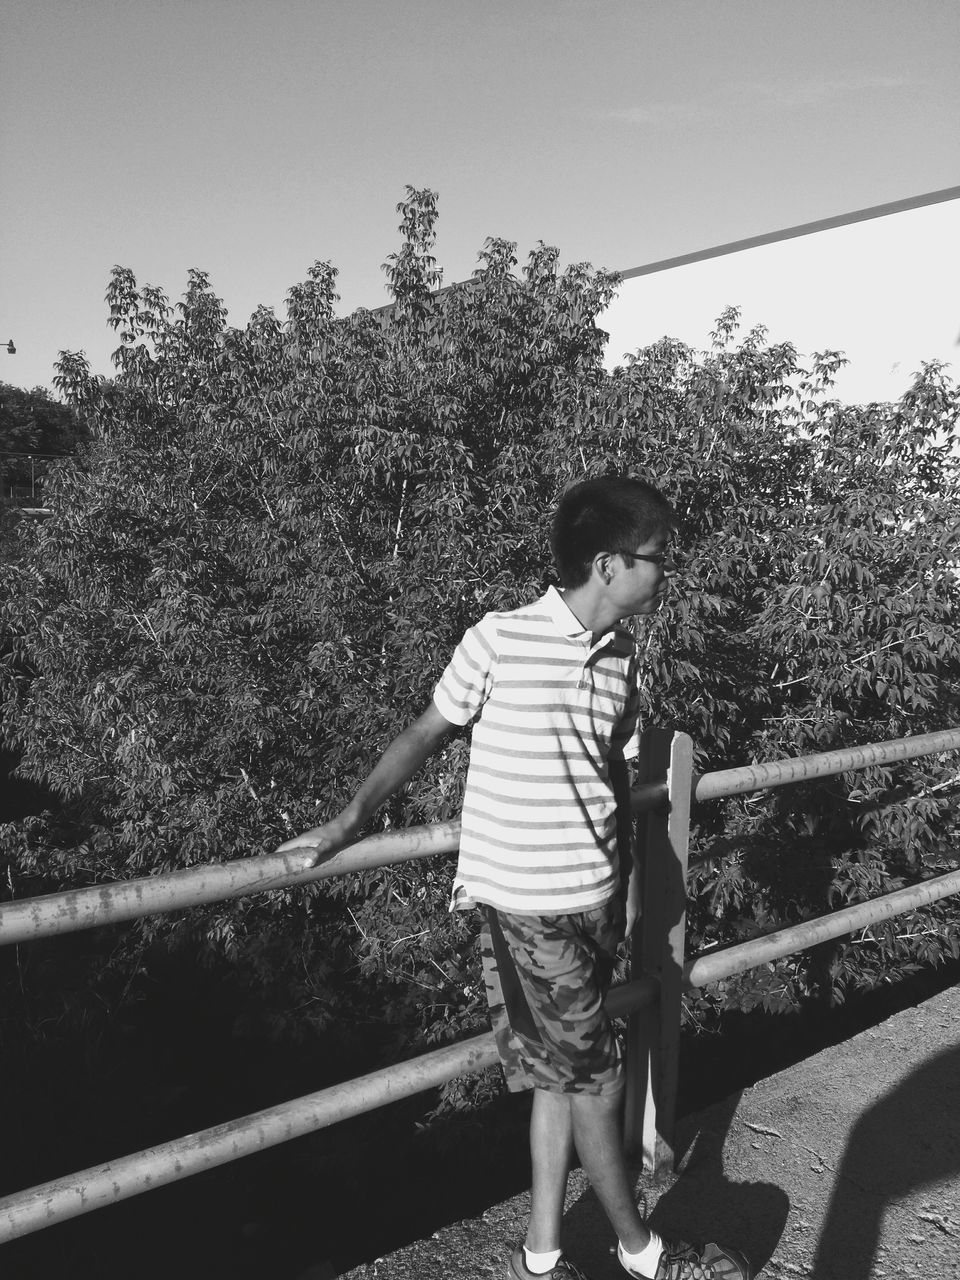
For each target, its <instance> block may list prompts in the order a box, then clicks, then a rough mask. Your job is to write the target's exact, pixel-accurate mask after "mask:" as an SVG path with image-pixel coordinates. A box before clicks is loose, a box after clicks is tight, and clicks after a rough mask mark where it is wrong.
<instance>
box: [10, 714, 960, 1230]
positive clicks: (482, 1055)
mask: <svg viewBox="0 0 960 1280" xmlns="http://www.w3.org/2000/svg"><path fill="white" fill-rule="evenodd" d="M957 749H960V729H950V730H944V731H942V732H940V733H931V734H924V735H920V736H917V737H913V738H901V739H897V740H896V741H892V742H884V743H878V744H871V745H868V746H861V747H852V748H849V749H846V750H840V751H829V752H824V753H821V754H819V755H811V756H804V757H800V758H799V759H795V760H783V761H778V762H775V763H772V764H763V765H748V766H746V767H743V768H737V769H724V770H720V771H718V772H715V773H709V774H705V775H703V776H700V777H697V776H696V775H695V774H694V771H693V764H692V761H693V751H692V743H691V740H690V738H689V737H688V736H687V735H686V734H682V733H676V734H675V733H672V732H670V731H668V730H650V731H648V732H647V733H646V734H644V738H643V749H642V755H641V765H642V770H643V775H642V776H643V777H645V778H646V779H648V781H646V782H643V783H641V784H640V785H639V786H637V787H636V788H634V790H633V793H632V807H633V810H634V813H635V814H636V815H637V818H638V834H639V840H640V848H641V856H642V858H643V867H644V912H643V918H642V921H641V924H640V926H639V928H638V929H637V931H636V934H635V937H634V944H633V972H634V973H638V974H640V975H641V976H640V977H638V978H637V979H635V980H634V981H632V982H629V983H627V984H625V985H623V986H620V987H617V988H614V990H613V991H611V992H610V995H609V996H608V999H607V1008H608V1010H609V1012H610V1013H611V1014H612V1015H613V1016H615V1017H626V1018H627V1035H626V1039H627V1089H626V1102H625V1116H624V1124H625V1135H626V1139H627V1144H628V1146H629V1147H630V1149H631V1150H632V1151H633V1152H635V1153H640V1152H642V1154H643V1159H644V1163H645V1165H646V1167H647V1168H648V1169H650V1170H651V1171H652V1172H653V1173H654V1174H659V1173H662V1172H665V1171H667V1170H669V1169H671V1168H672V1165H673V1154H674V1147H673V1124H674V1111H675V1104H676V1089H677V1063H678V1051H679V1041H680V1012H681V997H682V993H683V991H684V990H690V989H693V988H696V987H701V986H706V985H708V984H710V983H714V982H718V981H719V980H721V979H722V978H725V977H730V976H732V975H733V974H736V973H741V972H743V971H744V970H746V969H749V968H752V967H754V966H756V965H760V964H766V963H768V962H769V961H770V960H772V959H776V958H778V957H781V956H785V955H790V954H793V953H795V952H798V951H803V950H806V949H807V948H809V947H813V946H816V945H817V944H819V943H821V942H824V941H826V940H828V939H831V938H837V937H841V936H842V935H844V934H846V933H850V932H851V931H853V930H855V929H860V928H863V927H864V926H866V925H869V924H873V923H877V922H878V921H880V920H885V919H889V918H890V917H891V916H894V915H898V914H900V913H902V912H904V911H910V910H915V909H916V908H918V907H920V906H923V905H926V904H929V903H931V902H934V901H937V900H938V899H940V898H944V897H947V896H948V895H950V894H954V893H960V871H954V872H951V873H950V874H948V875H943V876H939V877H936V878H935V879H931V880H927V881H924V882H923V883H921V884H917V885H914V886H912V887H911V888H907V889H900V890H898V891H897V892H895V893H891V894H887V895H885V896H883V897H880V898H877V899H874V900H873V901H870V902H864V903H861V904H858V905H857V906H854V907H848V908H846V909H844V910H842V911H837V912H833V913H832V914H830V915H827V916H824V917H822V918H820V919H817V920H809V921H805V922H804V923H803V924H800V925H795V926H792V927H791V928H788V929H783V930H780V931H778V932H776V933H772V934H768V935H766V936H764V937H760V938H755V939H752V940H751V941H749V942H745V943H741V944H739V945H736V946H731V947H728V948H726V949H723V950H719V949H718V950H716V951H711V952H709V953H706V954H703V955H700V956H694V957H692V958H690V959H687V958H686V957H685V955H684V934H685V912H686V879H687V870H688V868H687V851H688V841H689V824H690V807H691V804H692V803H693V802H700V801H706V800H712V799H719V798H720V797H723V796H731V795H738V794H743V793H747V792H752V791H758V790H764V789H768V788H771V787H780V786H788V785H790V784H791V783H796V782H802V781H807V780H809V779H811V778H822V777H828V776H831V775H834V774H839V773H846V772H850V771H853V770H857V769H864V768H867V767H870V766H874V765H886V764H891V763H895V762H897V761H901V760H909V759H915V758H917V757H920V756H924V755H933V754H937V753H941V752H947V751H952V750H957ZM459 830H460V824H459V823H458V822H446V823H440V824H437V825H435V826H432V827H418V828H412V829H410V830H407V831H400V832H389V833H386V834H383V835H377V836H371V837H369V838H367V839H364V840H361V841H359V842H357V843H356V844H355V845H352V846H351V847H349V848H347V849H345V850H343V851H342V852H340V853H338V854H336V855H335V856H334V857H333V858H331V859H329V860H328V861H327V862H325V863H324V864H323V865H322V866H319V867H308V866H306V865H305V864H306V863H307V862H308V860H309V856H310V855H309V854H298V853H295V852H291V853H284V854H268V855H266V856H264V857H254V858H245V859H240V860H237V861H233V862H227V863H221V864H215V865H203V866H197V867H191V868H188V869H187V870H184V871H176V872H172V873H167V874H163V875H157V876H152V877H149V878H147V879H142V880H131V881H124V882H121V883H119V884H112V885H102V886H101V885H98V886H94V887H91V888H87V889H79V890H74V891H71V892H68V893H57V894H50V895H46V896H44V897H38V898H29V899H22V900H20V901H16V902H10V903H5V904H3V905H2V906H0V944H2V943H20V942H25V941H28V940H30V939H34V938H40V937H48V936H50V935H52V934H58V933H67V932H74V931H77V930H81V929H91V928H96V927H97V926H99V925H105V924H109V923H116V922H118V921H122V920H130V919H134V918H136V917H139V916H144V915H151V914H154V913H157V912H163V911H175V910H181V909H183V908H185V907H192V906H199V905H201V904H203V903H210V902H216V901H220V900H222V899H226V898H232V897H239V896H242V895H244V894H250V893H258V892H263V891H265V890H269V889H281V888H289V887H291V886H294V885H298V884H306V883H308V882H310V881H312V880H320V879H326V878H329V877H331V876H339V875H345V874H348V873H350V872H354V871H361V870H369V869H371V868H373V867H380V866H386V865H389V864H393V863H398V862H403V861H409V860H412V859H417V858H425V857H430V856H432V855H433V854H437V853H452V852H455V850H456V849H457V846H458V842H459ZM496 1058H497V1055H496V1047H495V1045H494V1039H493V1033H492V1032H489V1031H488V1032H485V1033H484V1034H482V1035H479V1036H474V1037H472V1038H471V1039H468V1040H466V1041H463V1042H461V1043H458V1044H453V1045H448V1046H446V1047H444V1048H442V1049H437V1050H434V1051H433V1052H430V1053H426V1054H423V1055H421V1056H420V1057H417V1058H414V1059H411V1060H410V1061H407V1062H403V1063H400V1064H396V1065H393V1066H390V1067H385V1068H383V1069H382V1070H379V1071H374V1072H371V1073H369V1074H367V1075H364V1076H359V1077H357V1078H356V1079H354V1080H349V1081H346V1082H344V1083H342V1084H337V1085H333V1086H332V1087H330V1088H327V1089H322V1090H320V1091H318V1092H316V1093H312V1094H307V1095H306V1096H304V1097H301V1098H295V1099H293V1100H291V1101H289V1102H283V1103H280V1104H278V1105H276V1106H273V1107H268V1108H266V1109H264V1110H262V1111H257V1112H255V1113H253V1114H252V1115H247V1116H241V1117H240V1118H238V1119H236V1120H232V1121H229V1122H228V1123H225V1124H220V1125H216V1126H214V1127H213V1128H210V1129H205V1130H202V1131H201V1132H199V1133H193V1134H188V1135H186V1136H185V1137H182V1138H178V1139H175V1140H173V1141H170V1142H165V1143H162V1144H160V1145H159V1146H155V1147H150V1148H148V1149H147V1150H145V1151H140V1152H136V1153H134V1154H132V1155H129V1156H125V1157H123V1158H122V1159H119V1160H114V1161H111V1162H109V1163H107V1164H103V1165H99V1166H96V1167H94V1168H90V1169H85V1170H82V1171H81V1172H79V1173H74V1174H70V1175H68V1176H66V1177H64V1178H59V1179H57V1180H55V1181H53V1182H47V1183H43V1184H42V1185H40V1186H36V1187H32V1188H29V1189H28V1190H26V1191H21V1192H18V1193H15V1194H13V1195H10V1196H7V1197H5V1198H3V1199H0V1241H4V1240H9V1239H13V1238H15V1237H17V1236H21V1235H26V1234H28V1233H30V1232H32V1231H37V1230H39V1229H41V1228H42V1227H45V1226H49V1225H51V1224H53V1223H54V1222H59V1221H63V1220H64V1219H67V1218H71V1217H75V1216H77V1215H79V1214H82V1213H87V1212H89V1211H90V1210H92V1209H97V1208H100V1207H102V1206H104V1205H107V1204H112V1203H114V1202H116V1201H118V1200H122V1199H126V1198H128V1197H130V1196H134V1195H138V1194H139V1193H140V1192H143V1191H149V1190H153V1189H154V1188H156V1187H159V1186H163V1185H165V1184H166V1183H169V1182H173V1181H177V1180H179V1179H181V1178H186V1177H189V1176H190V1175H192V1174H194V1173H199V1172H201V1171H202V1170H204V1169H209V1168H213V1167H215V1166H217V1165H221V1164H225V1163H227V1162H229V1161H231V1160H236V1159H239V1158H240V1157H241V1156H245V1155H250V1154H253V1153H254V1152H257V1151H261V1150H264V1149H265V1148H267V1147H271V1146H275V1145H277V1144H279V1143H281V1142H286V1141H288V1140H289V1139H291V1138H296V1137H300V1136H302V1135H304V1134H307V1133H312V1132H315V1131H317V1130H319V1129H322V1128H325V1127H327V1126H329V1125H332V1124H335V1123H337V1122H339V1121H341V1120H346V1119H348V1118H350V1117H352V1116H356V1115H359V1114H361V1113H363V1112H367V1111H372V1110H374V1109H375V1108H377V1107H381V1106H384V1105H386V1104H387V1103H390V1102H394V1101H397V1100H399V1099H401V1098H405V1097H409V1096H411V1095H413V1094H416V1093H419V1092H422V1091H424V1090H427V1089H431V1088H435V1087H437V1086H439V1085H442V1084H444V1083H445V1082H446V1081H448V1080H451V1079H453V1078H454V1077H456V1076H458V1075H462V1074H465V1073H467V1072H471V1071H479V1070H481V1069H482V1068H484V1067H486V1066H489V1065H490V1064H492V1063H494V1062H495V1061H496Z"/></svg>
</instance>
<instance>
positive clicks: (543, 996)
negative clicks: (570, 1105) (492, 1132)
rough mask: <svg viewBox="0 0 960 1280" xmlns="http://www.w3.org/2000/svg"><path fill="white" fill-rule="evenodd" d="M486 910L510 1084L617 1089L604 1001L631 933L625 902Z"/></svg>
mask: <svg viewBox="0 0 960 1280" xmlns="http://www.w3.org/2000/svg"><path fill="white" fill-rule="evenodd" d="M482 911H483V913H484V922H483V926H482V928H481V931H480V954H481V959H482V961H483V977H484V982H485V983H486V988H487V1001H488V1003H489V1005H490V1021H491V1024H492V1026H493V1029H494V1032H495V1033H496V1038H497V1051H498V1053H499V1054H500V1061H501V1063H502V1065H503V1072H504V1075H505V1076H506V1080H507V1088H508V1089H511V1090H519V1089H530V1088H537V1089H547V1090H549V1091H551V1092H553V1093H593V1094H604V1093H612V1092H616V1091H618V1090H619V1089H620V1088H621V1087H622V1083H623V1079H622V1064H621V1052H620V1045H619V1042H618V1040H617V1037H616V1034H615V1032H614V1030H613V1027H612V1025H611V1023H610V1019H609V1018H608V1017H607V1015H606V1013H605V1011H604V1007H603V1000H604V996H605V995H606V993H607V990H608V988H609V986H610V980H611V978H612V977H613V964H614V958H615V955H616V949H617V944H618V942H619V941H620V938H621V937H622V933H623V925H622V909H621V906H620V904H619V902H618V901H617V900H616V899H612V900H611V901H609V902H606V903H604V904H603V905H602V906H599V907H594V908H592V909H591V910H589V911H582V912H578V913H577V914H575V915H565V916H515V915H508V914H507V913H506V912H503V911H496V910H494V908H493V907H483V908H482Z"/></svg>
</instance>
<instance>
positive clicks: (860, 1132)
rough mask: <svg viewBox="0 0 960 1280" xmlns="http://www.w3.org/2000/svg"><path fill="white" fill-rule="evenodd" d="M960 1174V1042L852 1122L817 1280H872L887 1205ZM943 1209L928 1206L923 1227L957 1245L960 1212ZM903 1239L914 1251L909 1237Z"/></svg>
mask: <svg viewBox="0 0 960 1280" xmlns="http://www.w3.org/2000/svg"><path fill="white" fill-rule="evenodd" d="M958 1172H960V1048H957V1047H956V1046H954V1047H953V1048H951V1049H948V1050H946V1051H945V1052H943V1053H939V1054H938V1055H937V1056H936V1057H934V1058H931V1059H930V1061H929V1062H926V1063H924V1065H923V1066H922V1067H919V1068H917V1070H915V1071H913V1072H911V1073H910V1075H908V1076H907V1077H906V1078H905V1079H904V1080H902V1081H901V1082H900V1084H898V1085H897V1086H896V1088H894V1089H891V1090H890V1092H889V1093H887V1094H885V1095H884V1096H883V1097H881V1098H880V1099H879V1100H878V1101H877V1102H876V1103H875V1104H874V1105H873V1106H872V1107H870V1108H869V1110H867V1111H865V1112H864V1114H863V1115H862V1116H861V1117H860V1119H859V1120H858V1121H857V1122H856V1124H855V1125H854V1126H853V1129H852V1130H851V1132H850V1137H849V1139H848V1141H847V1146H846V1150H845V1151H844V1154H843V1159H842V1160H841V1162H840V1167H839V1168H838V1169H837V1173H836V1178H835V1180H834V1185H833V1194H832V1196H831V1199H830V1204H829V1207H828V1209H827V1215H826V1220H825V1223H824V1228H823V1232H822V1233H821V1236H820V1244H819V1246H818V1249H817V1259H816V1264H815V1266H814V1269H813V1274H814V1275H815V1276H816V1277H817V1280H831V1277H834V1276H836V1277H840V1276H842V1277H843V1278H844V1280H869V1277H870V1276H871V1274H872V1268H873V1262H874V1258H875V1256H876V1252H877V1246H878V1244H879V1241H880V1231H881V1226H882V1220H883V1216H884V1213H885V1211H886V1210H887V1209H888V1208H889V1207H890V1206H891V1205H893V1204H896V1203H898V1202H900V1201H903V1200H904V1199H906V1198H907V1197H909V1196H910V1195H911V1194H913V1193H917V1192H919V1191H921V1190H922V1189H923V1188H924V1187H926V1186H929V1185H930V1184H932V1183H935V1182H938V1181H941V1180H945V1179H947V1178H955V1177H956V1175H957V1173H958ZM951 1194H952V1193H951ZM944 1208H945V1206H944V1204H943V1201H942V1200H941V1203H940V1206H939V1208H938V1207H937V1206H936V1205H930V1206H928V1207H927V1208H926V1210H925V1213H926V1216H925V1218H924V1219H920V1220H918V1221H917V1223H916V1225H917V1228H918V1229H919V1228H920V1227H921V1225H922V1224H923V1222H927V1223H931V1224H932V1225H933V1226H934V1227H939V1228H940V1230H941V1231H943V1232H944V1233H945V1235H944V1243H945V1245H947V1244H948V1242H949V1247H951V1248H953V1249H955V1248H956V1244H955V1240H956V1234H955V1233H956V1232H957V1231H958V1229H960V1222H957V1221H956V1219H958V1218H960V1211H957V1209H956V1206H953V1210H952V1212H951V1210H950V1208H947V1210H946V1213H945V1212H944ZM921 1212H923V1209H922V1208H921ZM900 1244H901V1248H902V1249H903V1251H904V1256H907V1255H908V1254H909V1252H910V1242H909V1239H903V1240H901V1242H900Z"/></svg>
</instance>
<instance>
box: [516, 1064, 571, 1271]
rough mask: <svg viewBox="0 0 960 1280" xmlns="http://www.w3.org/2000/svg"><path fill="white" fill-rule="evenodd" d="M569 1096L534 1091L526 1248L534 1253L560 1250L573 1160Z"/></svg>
mask: <svg viewBox="0 0 960 1280" xmlns="http://www.w3.org/2000/svg"><path fill="white" fill-rule="evenodd" d="M570 1098H571V1095H570V1094H568V1093H550V1092H548V1091H547V1090H546V1089H534V1091H533V1110H532V1112H531V1114H530V1158H531V1162H532V1164H533V1182H532V1184H531V1188H530V1221H529V1223H528V1224H527V1238H526V1242H525V1243H526V1246H527V1248H528V1249H529V1250H530V1252H531V1253H549V1252H550V1251H551V1250H552V1249H559V1248H560V1222H561V1219H562V1218H563V1202H564V1198H565V1196H566V1193H567V1174H568V1173H569V1172H570V1163H571V1159H572V1157H573V1119H572V1116H571V1112H570Z"/></svg>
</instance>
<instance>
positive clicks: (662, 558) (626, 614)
mask: <svg viewBox="0 0 960 1280" xmlns="http://www.w3.org/2000/svg"><path fill="white" fill-rule="evenodd" d="M671 535H672V530H670V529H665V530H663V531H662V532H661V533H658V534H656V535H655V536H654V537H652V538H650V539H649V540H648V541H647V542H645V543H644V544H643V545H642V546H639V547H637V549H636V551H635V552H633V554H632V555H624V554H622V553H621V554H617V555H616V556H614V557H613V559H614V561H615V562H616V564H617V571H616V572H615V573H614V575H613V577H612V579H611V581H610V591H611V595H612V597H613V599H615V601H616V605H617V608H618V609H620V608H622V609H623V612H622V613H621V614H620V617H621V618H630V617H633V616H634V615H635V614H651V613H656V611H657V610H658V609H659V608H660V606H661V604H662V603H663V600H664V597H665V596H666V594H667V592H668V591H669V589H670V579H671V578H672V577H673V575H674V574H675V573H676V571H677V566H676V563H675V562H674V561H673V560H672V559H671V555H670V551H669V550H668V548H669V546H670V539H671Z"/></svg>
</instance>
